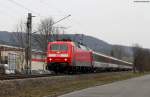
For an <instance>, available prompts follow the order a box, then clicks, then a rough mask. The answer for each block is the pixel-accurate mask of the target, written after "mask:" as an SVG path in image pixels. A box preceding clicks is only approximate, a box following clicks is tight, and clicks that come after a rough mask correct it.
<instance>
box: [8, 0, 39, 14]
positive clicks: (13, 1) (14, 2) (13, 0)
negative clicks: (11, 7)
mask: <svg viewBox="0 0 150 97" xmlns="http://www.w3.org/2000/svg"><path fill="white" fill-rule="evenodd" d="M8 1H9V2H11V3H13V4H15V5H17V6H19V7H21V8H23V9H25V10H28V11H29V12H32V13H34V14H37V15H40V13H38V12H36V11H33V10H31V9H29V8H28V7H26V6H24V5H23V4H21V3H18V2H16V1H15V0H8Z"/></svg>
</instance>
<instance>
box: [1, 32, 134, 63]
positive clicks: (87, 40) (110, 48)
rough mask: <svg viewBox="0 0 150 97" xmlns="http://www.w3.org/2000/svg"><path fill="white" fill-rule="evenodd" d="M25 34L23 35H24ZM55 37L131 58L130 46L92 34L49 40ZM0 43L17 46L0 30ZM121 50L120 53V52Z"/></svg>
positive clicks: (60, 36)
mask: <svg viewBox="0 0 150 97" xmlns="http://www.w3.org/2000/svg"><path fill="white" fill-rule="evenodd" d="M24 36H25V35H24ZM56 37H57V39H63V38H67V39H72V40H74V41H76V42H81V43H83V44H84V45H86V46H88V47H89V48H91V49H93V50H94V51H97V52H100V53H103V54H106V55H111V56H114V57H117V58H120V59H124V60H129V61H130V60H131V58H132V48H131V47H127V46H121V45H111V44H109V43H107V42H105V41H103V40H100V39H97V38H95V37H92V36H87V35H83V34H64V35H59V36H58V35H54V36H53V37H49V41H51V40H56ZM0 44H7V45H12V46H18V44H17V43H16V42H15V41H14V37H13V35H12V33H10V32H7V31H0ZM32 47H34V49H39V48H38V47H37V46H36V45H35V46H32ZM120 52H121V54H120Z"/></svg>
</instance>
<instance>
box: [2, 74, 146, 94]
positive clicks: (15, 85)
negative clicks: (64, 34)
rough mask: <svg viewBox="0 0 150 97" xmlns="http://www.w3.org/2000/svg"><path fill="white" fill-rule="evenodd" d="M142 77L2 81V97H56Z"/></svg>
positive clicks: (65, 77) (80, 76)
mask: <svg viewBox="0 0 150 97" xmlns="http://www.w3.org/2000/svg"><path fill="white" fill-rule="evenodd" d="M142 75H144V74H139V73H136V74H133V73H132V72H113V73H97V74H83V75H72V76H71V75H70V76H69V75H68V76H56V77H49V78H37V79H27V80H26V79H25V80H16V81H0V97H44V96H46V95H51V96H52V97H53V96H54V97H56V96H57V95H61V94H64V93H69V92H72V91H76V90H80V89H84V88H88V87H92V86H98V85H103V84H107V83H111V82H114V81H119V80H125V79H129V78H132V77H138V76H142ZM51 96H50V97H51Z"/></svg>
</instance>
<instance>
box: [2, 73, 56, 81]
mask: <svg viewBox="0 0 150 97" xmlns="http://www.w3.org/2000/svg"><path fill="white" fill-rule="evenodd" d="M50 76H54V75H52V74H40V75H23V74H22V75H21V74H16V75H0V80H12V79H26V78H38V77H50Z"/></svg>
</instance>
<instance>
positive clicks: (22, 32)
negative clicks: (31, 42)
mask: <svg viewBox="0 0 150 97" xmlns="http://www.w3.org/2000/svg"><path fill="white" fill-rule="evenodd" d="M25 37H26V26H25V22H23V21H21V22H20V23H18V24H17V25H16V28H15V31H14V32H13V34H12V38H13V42H15V44H17V46H19V47H20V48H22V49H20V51H19V52H18V53H19V54H18V55H19V60H20V62H19V66H21V69H22V70H23V69H24V68H26V67H24V65H23V63H24V61H25V60H24V59H25V53H24V50H25V45H26V42H25V40H26V38H25Z"/></svg>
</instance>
